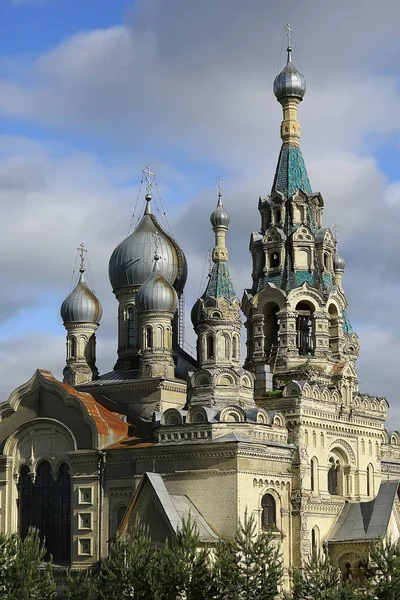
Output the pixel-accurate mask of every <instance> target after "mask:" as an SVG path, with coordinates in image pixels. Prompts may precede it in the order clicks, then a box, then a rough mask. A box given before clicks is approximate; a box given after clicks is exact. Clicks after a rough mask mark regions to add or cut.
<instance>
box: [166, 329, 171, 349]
mask: <svg viewBox="0 0 400 600" xmlns="http://www.w3.org/2000/svg"><path fill="white" fill-rule="evenodd" d="M170 336H171V334H170V330H169V327H167V329H166V330H165V347H166V349H167V350H169V349H170V347H171V339H170Z"/></svg>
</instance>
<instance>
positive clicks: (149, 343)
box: [146, 327, 153, 348]
mask: <svg viewBox="0 0 400 600" xmlns="http://www.w3.org/2000/svg"><path fill="white" fill-rule="evenodd" d="M152 347H153V330H152V328H151V327H146V348H152Z"/></svg>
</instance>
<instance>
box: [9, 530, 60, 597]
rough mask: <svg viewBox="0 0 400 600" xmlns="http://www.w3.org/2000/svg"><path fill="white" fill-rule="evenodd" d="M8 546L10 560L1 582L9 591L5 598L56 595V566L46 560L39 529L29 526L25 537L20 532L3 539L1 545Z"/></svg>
mask: <svg viewBox="0 0 400 600" xmlns="http://www.w3.org/2000/svg"><path fill="white" fill-rule="evenodd" d="M7 545H8V552H9V554H8V558H7V560H8V561H9V562H8V567H7V568H6V569H5V572H4V581H2V586H3V587H5V588H6V590H7V591H6V594H5V595H4V596H2V597H3V598H7V600H53V599H54V598H56V585H55V582H54V577H53V566H52V564H51V562H45V557H46V554H47V553H46V548H45V546H44V543H43V542H42V541H41V540H40V537H39V534H38V532H37V530H36V529H30V530H29V532H28V535H27V536H26V537H25V539H23V540H22V539H21V538H19V537H18V536H17V535H12V536H10V537H9V538H8V540H7V541H6V542H4V538H3V540H2V548H3V549H5V548H6V546H7ZM6 552H7V551H6ZM3 556H4V554H3ZM2 575H3V574H2ZM0 597H1V596H0Z"/></svg>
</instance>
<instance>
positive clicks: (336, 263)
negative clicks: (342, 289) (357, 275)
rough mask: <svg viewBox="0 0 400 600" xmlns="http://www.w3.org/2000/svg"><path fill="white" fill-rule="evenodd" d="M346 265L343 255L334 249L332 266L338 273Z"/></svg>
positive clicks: (342, 270)
mask: <svg viewBox="0 0 400 600" xmlns="http://www.w3.org/2000/svg"><path fill="white" fill-rule="evenodd" d="M345 267H346V261H345V260H344V258H343V256H342V255H341V254H340V252H339V250H336V252H335V256H334V258H333V268H334V270H335V271H337V272H338V273H343V272H344V269H345Z"/></svg>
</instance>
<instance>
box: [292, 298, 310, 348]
mask: <svg viewBox="0 0 400 600" xmlns="http://www.w3.org/2000/svg"><path fill="white" fill-rule="evenodd" d="M296 311H297V319H296V333H297V348H298V350H299V354H300V355H304V354H312V353H313V351H314V340H313V320H312V313H313V309H312V308H310V306H309V305H308V304H307V303H306V302H299V304H298V305H297V306H296Z"/></svg>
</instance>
